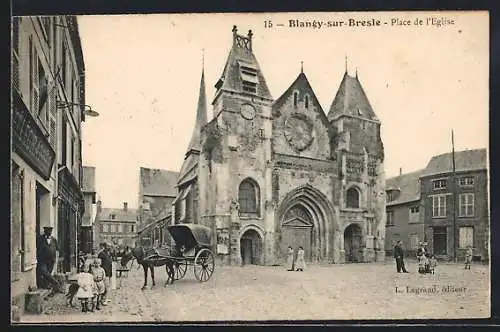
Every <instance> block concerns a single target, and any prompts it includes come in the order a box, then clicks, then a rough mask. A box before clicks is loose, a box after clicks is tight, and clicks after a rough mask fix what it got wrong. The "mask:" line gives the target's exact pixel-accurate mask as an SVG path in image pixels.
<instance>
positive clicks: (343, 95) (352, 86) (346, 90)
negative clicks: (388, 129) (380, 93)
mask: <svg viewBox="0 0 500 332" xmlns="http://www.w3.org/2000/svg"><path fill="white" fill-rule="evenodd" d="M343 114H347V115H353V116H357V117H363V118H368V119H371V120H375V121H378V118H377V116H376V115H375V112H374V111H373V109H372V107H371V105H370V102H369V101H368V98H367V97H366V94H365V91H364V90H363V87H362V86H361V83H360V82H359V79H358V75H357V73H356V76H354V77H353V76H349V74H348V73H347V71H346V73H345V74H344V77H343V78H342V82H341V83H340V86H339V89H338V90H337V94H336V95H335V99H334V100H333V103H332V105H331V107H330V111H329V112H328V120H330V121H331V120H333V119H335V118H336V117H338V116H340V115H343Z"/></svg>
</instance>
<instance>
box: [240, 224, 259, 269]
mask: <svg viewBox="0 0 500 332" xmlns="http://www.w3.org/2000/svg"><path fill="white" fill-rule="evenodd" d="M240 248H241V262H242V263H243V265H249V264H254V265H261V264H262V259H261V258H262V239H261V238H260V235H259V233H257V231H255V230H253V229H249V230H247V231H246V232H245V233H243V235H242V236H241V239H240Z"/></svg>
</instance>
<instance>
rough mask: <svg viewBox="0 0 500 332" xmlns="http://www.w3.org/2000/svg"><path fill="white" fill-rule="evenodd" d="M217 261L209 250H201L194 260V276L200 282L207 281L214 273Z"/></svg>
mask: <svg viewBox="0 0 500 332" xmlns="http://www.w3.org/2000/svg"><path fill="white" fill-rule="evenodd" d="M214 269H215V259H214V255H213V254H212V252H211V251H210V250H208V249H201V250H200V251H199V252H198V254H196V257H195V259H194V276H195V277H196V279H198V280H199V281H200V282H204V281H207V280H208V279H210V277H211V276H212V273H214Z"/></svg>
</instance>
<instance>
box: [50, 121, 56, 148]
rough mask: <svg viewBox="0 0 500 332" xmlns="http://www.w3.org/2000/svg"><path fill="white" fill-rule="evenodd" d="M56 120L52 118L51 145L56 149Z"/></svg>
mask: <svg viewBox="0 0 500 332" xmlns="http://www.w3.org/2000/svg"><path fill="white" fill-rule="evenodd" d="M56 132H57V131H56V121H55V120H54V118H51V119H50V145H51V146H52V148H53V149H54V150H55V149H56V142H57V140H56Z"/></svg>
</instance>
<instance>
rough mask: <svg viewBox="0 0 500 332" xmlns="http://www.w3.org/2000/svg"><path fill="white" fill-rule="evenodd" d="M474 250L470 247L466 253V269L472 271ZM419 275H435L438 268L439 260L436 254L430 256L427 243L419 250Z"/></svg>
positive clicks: (422, 244)
mask: <svg viewBox="0 0 500 332" xmlns="http://www.w3.org/2000/svg"><path fill="white" fill-rule="evenodd" d="M472 255H473V250H472V247H471V246H469V247H468V248H467V250H466V251H465V269H466V270H470V266H471V263H472ZM417 260H418V273H422V274H425V273H430V274H434V272H435V270H436V266H437V259H436V256H435V255H434V254H429V253H428V251H427V243H420V248H419V249H418V250H417Z"/></svg>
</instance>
